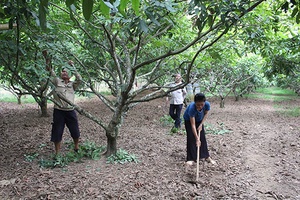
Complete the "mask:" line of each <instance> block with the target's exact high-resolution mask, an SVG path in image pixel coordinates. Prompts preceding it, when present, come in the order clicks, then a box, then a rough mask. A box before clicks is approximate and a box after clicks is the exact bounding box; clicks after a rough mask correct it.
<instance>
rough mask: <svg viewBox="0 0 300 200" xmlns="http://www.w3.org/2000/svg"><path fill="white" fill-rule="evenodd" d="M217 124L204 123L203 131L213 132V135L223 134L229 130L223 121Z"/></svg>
mask: <svg viewBox="0 0 300 200" xmlns="http://www.w3.org/2000/svg"><path fill="white" fill-rule="evenodd" d="M218 124H219V126H218V127H214V126H213V125H212V124H206V126H205V132H206V133H207V134H215V135H223V134H226V133H229V132H230V130H228V129H226V128H225V124H224V123H223V122H221V123H218Z"/></svg>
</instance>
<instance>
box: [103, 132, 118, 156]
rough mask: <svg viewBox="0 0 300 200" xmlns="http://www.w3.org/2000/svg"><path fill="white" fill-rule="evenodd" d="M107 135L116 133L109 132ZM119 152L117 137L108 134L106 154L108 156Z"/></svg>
mask: <svg viewBox="0 0 300 200" xmlns="http://www.w3.org/2000/svg"><path fill="white" fill-rule="evenodd" d="M107 135H115V134H111V133H107ZM116 153H117V137H112V136H107V149H106V153H105V155H106V156H107V157H109V156H111V155H115V154H116Z"/></svg>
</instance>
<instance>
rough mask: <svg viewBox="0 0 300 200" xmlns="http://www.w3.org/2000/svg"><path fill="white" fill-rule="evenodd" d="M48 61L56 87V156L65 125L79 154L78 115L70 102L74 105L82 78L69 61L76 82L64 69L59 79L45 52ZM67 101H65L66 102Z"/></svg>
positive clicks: (53, 126) (53, 131) (53, 130)
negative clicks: (73, 70)
mask: <svg viewBox="0 0 300 200" xmlns="http://www.w3.org/2000/svg"><path fill="white" fill-rule="evenodd" d="M43 55H44V57H45V59H46V66H47V70H48V71H50V72H51V77H52V83H53V85H54V86H55V90H54V93H53V96H54V100H55V101H54V103H55V104H54V111H53V123H52V131H51V141H52V142H54V146H55V154H59V152H60V146H61V140H62V135H63V132H64V128H65V125H66V126H67V127H68V129H69V131H70V133H71V137H72V138H73V141H74V145H75V147H74V150H75V151H76V152H77V151H78V148H79V144H78V143H79V137H80V132H79V126H78V120H77V115H76V112H75V110H74V107H73V106H72V105H70V104H69V103H68V102H70V103H72V104H74V99H75V90H76V89H77V88H78V86H79V85H80V83H81V76H80V74H79V73H78V72H77V71H76V69H75V68H74V63H73V61H71V60H70V61H69V62H68V64H69V65H70V66H71V67H73V68H74V69H75V73H74V75H75V78H76V79H75V81H71V80H70V71H69V70H68V69H66V68H63V69H62V71H61V75H60V77H57V76H56V74H55V72H54V70H53V69H52V68H51V67H50V61H49V60H47V58H46V57H47V52H46V53H45V52H43ZM64 99H65V100H67V101H68V102H67V101H65V100H64Z"/></svg>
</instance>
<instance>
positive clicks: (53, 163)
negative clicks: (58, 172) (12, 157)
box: [24, 141, 138, 168]
mask: <svg viewBox="0 0 300 200" xmlns="http://www.w3.org/2000/svg"><path fill="white" fill-rule="evenodd" d="M66 143H67V145H68V149H69V151H68V152H66V153H65V154H58V155H54V154H53V155H51V158H48V159H45V158H43V157H42V156H40V154H39V153H36V152H35V153H31V154H24V159H25V161H26V162H33V161H36V160H38V163H39V166H40V167H41V168H55V167H66V166H67V165H68V164H70V163H81V162H83V159H92V160H98V159H100V158H101V155H102V154H103V152H104V151H105V150H106V146H99V145H96V144H95V142H90V141H85V142H84V143H83V144H81V145H80V146H79V149H78V151H77V152H75V150H74V144H73V142H71V141H70V142H66ZM44 146H45V145H44V144H42V145H40V146H39V147H40V148H43V147H44ZM106 159H107V163H120V164H123V163H126V162H138V159H137V157H136V156H135V155H134V154H129V153H128V152H126V151H125V150H122V149H119V150H118V151H117V153H116V155H112V156H110V157H108V158H106Z"/></svg>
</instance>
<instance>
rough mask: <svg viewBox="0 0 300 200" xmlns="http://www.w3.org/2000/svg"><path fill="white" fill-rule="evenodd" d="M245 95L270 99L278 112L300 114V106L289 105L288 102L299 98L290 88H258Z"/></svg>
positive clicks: (287, 114) (293, 115)
mask: <svg viewBox="0 0 300 200" xmlns="http://www.w3.org/2000/svg"><path fill="white" fill-rule="evenodd" d="M246 97H248V98H260V99H266V100H272V101H273V102H274V107H275V109H276V110H277V112H279V113H280V114H283V115H286V116H291V117H298V116H300V107H299V106H296V107H295V106H293V105H289V102H291V101H293V100H295V99H297V98H299V96H298V95H297V94H296V93H295V92H294V91H292V90H289V89H282V88H279V87H269V88H259V89H257V90H256V91H255V92H254V93H252V94H248V95H246Z"/></svg>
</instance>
